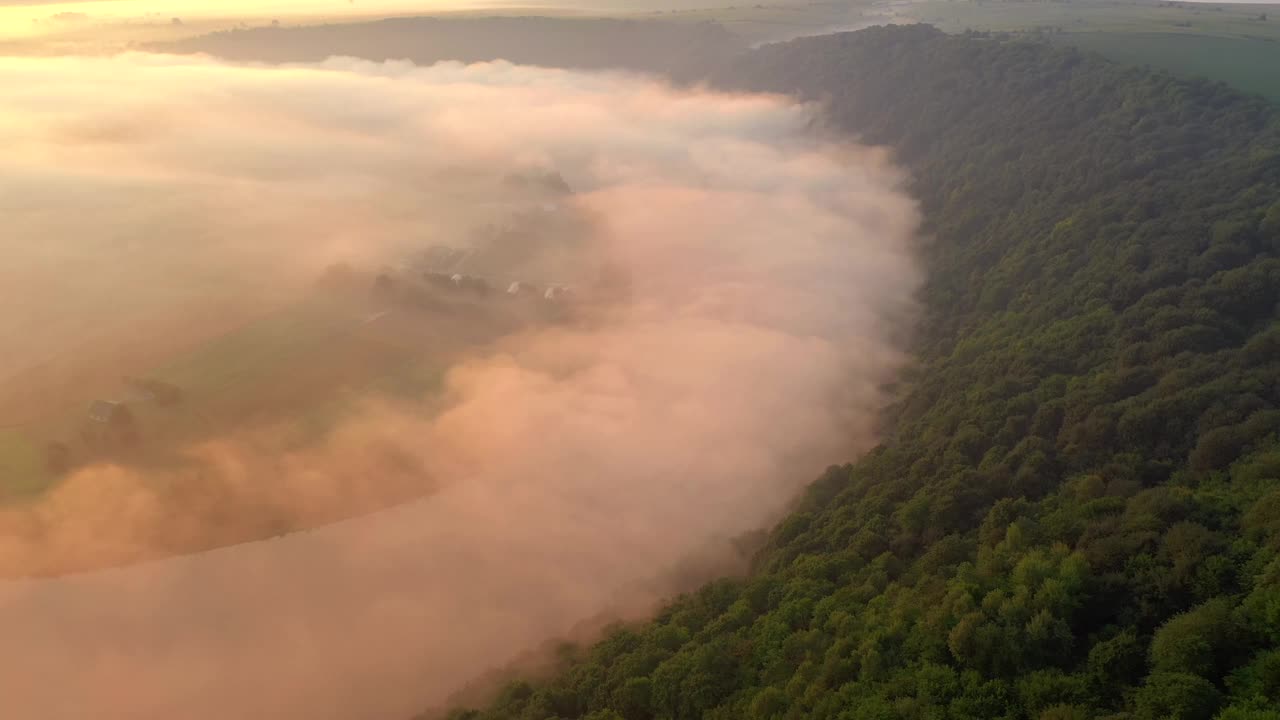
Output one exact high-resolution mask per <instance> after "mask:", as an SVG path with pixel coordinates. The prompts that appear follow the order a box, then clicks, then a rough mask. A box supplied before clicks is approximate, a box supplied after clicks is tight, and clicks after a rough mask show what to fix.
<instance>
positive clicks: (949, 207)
mask: <svg viewBox="0 0 1280 720" xmlns="http://www.w3.org/2000/svg"><path fill="white" fill-rule="evenodd" d="M711 82H712V83H713V84H715V85H716V86H719V87H722V88H726V89H735V90H751V91H771V92H779V93H787V94H793V95H798V96H799V97H802V98H804V99H809V100H815V101H820V102H822V103H823V104H824V105H825V108H826V122H827V123H828V124H829V125H830V126H831V128H832V129H834V130H838V131H841V132H848V133H852V134H854V135H856V136H858V137H859V138H861V139H862V140H864V141H866V142H870V143H876V144H883V145H887V146H889V147H891V148H893V150H894V151H895V153H896V156H897V158H898V160H899V161H900V162H902V163H903V164H904V165H906V166H907V167H909V168H910V169H911V171H912V173H913V175H914V177H915V181H914V187H913V190H914V193H915V194H916V196H917V197H918V198H919V200H920V201H921V203H922V206H923V208H924V211H925V214H926V218H927V231H928V235H929V236H930V237H931V238H932V242H931V243H930V244H929V246H928V247H927V249H926V250H925V252H926V254H927V260H928V265H929V274H930V280H929V284H928V286H927V288H926V290H925V292H924V298H923V299H924V302H925V305H926V308H927V310H926V317H925V319H924V320H923V321H922V323H921V327H920V328H919V329H918V331H917V341H916V353H917V362H916V364H915V366H914V367H913V368H912V370H911V371H910V372H909V373H908V374H907V375H906V376H905V377H903V378H902V380H901V382H900V383H899V386H898V387H897V388H896V390H897V397H898V398H899V399H898V401H897V402H896V403H895V404H894V405H893V407H892V408H890V409H889V410H888V411H887V412H886V415H885V418H884V427H885V433H884V439H883V443H882V445H881V446H880V447H878V448H877V449H876V450H875V451H873V452H872V453H871V454H870V455H869V456H867V457H865V458H863V459H862V460H861V461H859V462H857V463H856V464H851V465H845V466H841V467H831V468H829V469H828V470H827V471H826V472H825V473H824V474H823V475H822V476H821V477H820V478H818V479H817V480H816V481H815V482H813V484H812V485H811V486H810V487H809V489H808V491H807V493H806V495H805V496H804V497H803V498H802V499H801V500H800V501H799V502H798V504H797V506H796V508H795V510H794V512H793V513H792V514H791V515H790V516H789V517H787V518H786V519H785V521H783V522H782V523H780V524H779V525H778V526H777V527H776V528H774V529H773V530H772V531H771V534H770V536H769V539H768V541H767V544H766V545H765V547H764V548H763V549H762V550H761V551H760V552H759V553H758V555H757V556H756V558H755V561H754V568H753V570H752V572H751V573H750V574H749V575H748V576H747V577H745V578H738V579H726V580H721V581H717V582H714V583H712V584H710V585H707V586H705V587H704V588H702V589H701V590H699V591H697V592H695V593H692V594H689V595H687V596H683V597H681V598H678V599H677V600H675V601H673V602H672V603H671V604H669V605H668V606H667V607H665V608H664V609H662V610H661V612H660V613H659V614H658V615H657V617H656V618H655V619H654V620H652V621H651V622H648V623H644V624H640V625H633V626H616V627H614V628H612V629H611V630H610V631H609V632H607V633H606V635H605V637H604V638H603V639H602V640H600V641H599V642H597V643H596V644H594V645H590V646H587V647H564V648H562V650H561V652H560V653H559V658H560V659H559V666H558V668H557V669H556V670H555V671H554V672H553V673H551V674H549V675H548V676H546V677H544V678H542V679H528V680H517V681H513V682H510V683H508V684H507V685H506V686H505V687H504V688H502V690H501V691H500V693H499V694H498V695H497V697H496V699H494V700H493V702H492V703H491V704H490V705H489V706H488V707H487V708H484V709H465V710H455V711H453V713H452V714H451V715H450V717H451V718H452V720H490V719H493V720H497V719H499V718H502V719H507V718H523V719H527V720H548V719H551V718H557V719H559V718H587V719H590V720H659V719H662V720H674V719H677V718H680V719H686V718H687V719H692V718H704V719H706V720H735V719H737V718H748V719H751V720H781V719H787V720H792V719H795V720H798V719H799V718H813V719H815V720H889V719H891V718H904V719H915V718H920V719H924V718H929V719H942V718H955V719H957V720H958V719H962V718H965V719H967V718H972V719H974V720H979V719H981V720H986V719H990V718H1011V719H1012V718H1028V719H1038V720H1075V719H1077V718H1104V717H1105V718H1115V719H1117V720H1118V719H1119V718H1133V719H1135V720H1157V719H1160V718H1176V719H1178V720H1210V719H1211V718H1220V719H1221V720H1280V710H1277V708H1280V441H1278V440H1277V431H1278V430H1280V322H1278V317H1280V313H1278V311H1280V307H1278V303H1280V118H1278V116H1277V114H1276V111H1275V110H1274V109H1272V108H1271V107H1269V106H1268V105H1267V104H1266V103H1264V102H1263V101H1262V100H1260V99H1256V98H1252V97H1249V96H1245V95H1242V94H1240V93H1238V92H1236V91H1233V90H1230V89H1228V88H1226V87H1225V86H1223V85H1220V84H1213V83H1210V82H1207V81H1186V80H1179V79H1174V78H1172V77H1170V76H1168V75H1165V74H1160V73H1155V72H1152V71H1150V70H1143V69H1136V68H1127V67H1123V66H1120V65H1116V64H1112V63H1108V62H1105V61H1103V60H1101V59H1098V58H1096V57H1093V56H1090V55H1087V54H1084V53H1081V52H1079V51H1077V50H1072V49H1064V48H1055V47H1052V46H1050V45H1046V44H1036V43H1025V42H1016V41H1010V40H1007V39H1003V38H1000V37H993V36H987V35H980V34H972V33H971V34H966V35H946V34H943V33H942V32H940V31H937V30H934V29H932V28H929V27H926V26H910V27H895V28H874V29H870V30H865V31H860V32H856V33H848V34H841V35H832V36H823V37H817V38H809V39H802V40H796V41H792V42H789V43H785V44H779V45H770V46H764V47H762V48H759V49H757V50H754V51H751V52H749V53H746V54H745V55H742V56H741V57H740V58H739V59H737V60H735V61H733V62H729V63H723V64H720V65H719V66H718V67H717V68H716V69H715V71H714V72H713V73H712V76H711Z"/></svg>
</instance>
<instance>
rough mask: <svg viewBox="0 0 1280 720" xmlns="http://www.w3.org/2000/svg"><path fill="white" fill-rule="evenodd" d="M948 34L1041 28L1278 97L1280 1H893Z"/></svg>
mask: <svg viewBox="0 0 1280 720" xmlns="http://www.w3.org/2000/svg"><path fill="white" fill-rule="evenodd" d="M889 7H890V8H891V12H892V13H893V14H894V17H895V18H897V19H912V20H917V21H920V22H925V23H929V24H932V25H936V26H938V27H939V28H941V29H943V30H946V31H948V32H963V31H965V30H993V31H1005V32H1033V33H1043V34H1044V36H1045V37H1048V38H1050V39H1051V40H1052V41H1053V42H1055V43H1060V44H1064V45H1074V46H1076V47H1079V48H1081V49H1082V50H1087V51H1092V52H1097V53H1099V54H1101V55H1103V56H1104V57H1107V58H1109V59H1111V60H1115V61H1117V62H1122V63H1126V64H1132V65H1150V66H1152V67H1155V68H1159V69H1163V70H1168V71H1169V72H1172V73H1174V74H1177V75H1182V76H1185V77H1204V78H1208V79H1210V80H1218V81H1221V82H1225V83H1227V84H1229V85H1232V86H1234V87H1236V88H1239V89H1241V90H1244V91H1246V92H1251V93H1256V94H1259V95H1262V96H1264V97H1267V98H1269V99H1271V100H1273V101H1275V102H1280V5H1260V4H1208V3H1157V2H1070V3H1067V2H1043V1H1039V0H1032V1H1030V2H983V1H981V0H978V1H975V2H935V1H933V0H929V1H928V2H918V3H892V4H890V5H889Z"/></svg>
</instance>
